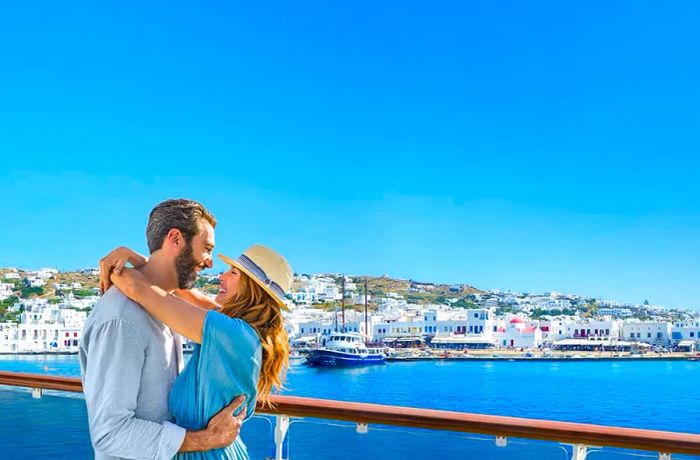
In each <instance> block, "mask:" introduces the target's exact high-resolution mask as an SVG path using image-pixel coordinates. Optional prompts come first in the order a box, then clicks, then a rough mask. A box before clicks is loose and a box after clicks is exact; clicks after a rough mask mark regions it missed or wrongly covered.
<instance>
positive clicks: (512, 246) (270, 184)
mask: <svg viewBox="0 0 700 460" xmlns="http://www.w3.org/2000/svg"><path fill="white" fill-rule="evenodd" d="M699 19H700V4H698V3H697V2H691V1H688V2H672V3H663V2H653V1H629V2H610V1H600V2H586V4H585V5H584V4H570V2H555V1H553V2H507V1H506V2H492V1H483V2H461V1H455V2H410V1H408V2H407V1H401V2H399V1H396V2H386V1H355V0H353V1H333V2H328V1H309V2H279V3H276V2H264V3H261V2H224V1H222V2H173V1H168V2H161V3H159V2H121V1H120V2H113V3H109V2H97V3H96V2H87V1H86V2H48V1H47V2H45V4H44V5H41V2H31V3H30V2H19V1H15V2H9V3H5V4H4V5H3V12H2V15H0V59H1V62H2V71H1V72H0V96H1V99H0V100H1V101H2V103H0V154H1V156H2V157H1V161H2V167H1V168H0V194H1V195H0V196H1V197H2V200H1V202H2V205H1V206H2V207H1V208H0V215H1V216H2V225H1V226H0V245H1V246H0V266H7V265H13V266H20V267H39V266H57V267H58V268H61V269H73V268H77V267H83V266H94V265H96V261H97V259H98V258H99V257H100V256H102V255H103V254H104V253H105V252H106V251H107V250H108V249H110V248H111V247H113V246H115V245H118V244H127V245H131V246H133V247H135V248H136V249H139V250H142V251H145V241H144V240H145V237H144V227H145V223H146V218H147V215H148V212H149V210H150V209H151V207H152V206H153V205H154V204H156V203H157V202H159V201H160V200H162V199H165V198H168V197H190V198H194V199H198V200H201V201H202V202H204V203H205V204H206V205H208V206H209V207H210V208H211V209H212V210H213V212H214V213H215V214H216V215H217V216H218V218H219V221H220V226H219V227H218V229H217V238H218V246H219V249H220V250H221V251H223V252H224V253H228V254H235V253H237V252H239V251H241V250H242V249H244V248H245V247H246V246H247V245H249V244H251V243H253V242H261V243H265V244H268V245H270V246H273V247H275V248H278V249H279V250H280V251H281V252H283V253H284V254H286V255H287V256H288V258H289V260H290V261H291V263H292V264H293V267H294V268H295V269H296V271H298V272H305V273H311V272H322V271H332V272H345V273H350V274H374V275H377V274H388V275H391V276H395V277H406V278H409V277H410V278H415V279H420V280H426V281H438V282H466V283H469V284H472V285H475V286H477V287H479V288H486V289H488V288H500V289H517V290H526V291H530V292H543V291H548V290H556V291H562V292H576V293H581V294H589V295H595V296H605V297H608V298H614V299H618V300H621V301H633V302H639V301H642V300H643V299H649V300H650V301H651V302H654V303H659V304H664V305H667V306H679V307H700V299H699V298H698V293H697V286H698V279H700V200H699V198H700V186H699V185H698V184H699V181H698V176H699V173H700V159H699V155H698V154H699V153H700V129H699V127H700V115H699V111H698V107H700V89H699V88H700V86H699V85H698V82H699V81H700V53H699V52H698V49H699V47H700V38H699V37H700V35H699V34H698V32H697V30H698V29H697V24H698V20H699ZM219 268H221V267H219Z"/></svg>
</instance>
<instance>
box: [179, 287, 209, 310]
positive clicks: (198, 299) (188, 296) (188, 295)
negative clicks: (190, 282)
mask: <svg viewBox="0 0 700 460" xmlns="http://www.w3.org/2000/svg"><path fill="white" fill-rule="evenodd" d="M175 295H176V296H178V297H179V298H181V299H183V300H186V301H187V302H189V303H191V304H192V305H196V306H198V307H199V308H204V309H205V310H216V309H218V308H219V305H217V304H216V302H214V299H212V298H210V297H209V296H208V295H206V294H205V293H203V292H202V291H200V290H199V289H176V290H175Z"/></svg>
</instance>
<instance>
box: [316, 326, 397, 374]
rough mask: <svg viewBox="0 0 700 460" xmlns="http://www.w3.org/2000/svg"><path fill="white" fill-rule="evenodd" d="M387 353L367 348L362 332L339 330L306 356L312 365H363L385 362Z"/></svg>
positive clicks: (325, 338)
mask: <svg viewBox="0 0 700 460" xmlns="http://www.w3.org/2000/svg"><path fill="white" fill-rule="evenodd" d="M385 361H386V355H385V354H384V351H383V350H382V349H380V348H367V346H366V345H365V344H364V341H363V339H362V336H361V335H360V334H354V333H348V332H338V333H333V334H330V335H328V336H326V337H323V338H322V340H321V346H320V347H319V348H317V349H315V350H312V351H311V353H310V354H309V356H307V358H306V364H308V365H310V366H331V367H335V366H363V365H367V364H383V363H384V362H385Z"/></svg>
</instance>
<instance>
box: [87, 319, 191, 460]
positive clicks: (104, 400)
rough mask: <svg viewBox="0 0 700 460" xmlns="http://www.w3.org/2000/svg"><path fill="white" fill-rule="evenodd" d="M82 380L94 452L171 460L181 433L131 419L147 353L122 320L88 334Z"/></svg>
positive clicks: (165, 425)
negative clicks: (87, 347) (87, 348)
mask: <svg viewBox="0 0 700 460" xmlns="http://www.w3.org/2000/svg"><path fill="white" fill-rule="evenodd" d="M89 340H90V341H89V344H88V346H89V350H88V354H87V363H86V366H85V370H84V373H83V374H84V375H83V380H84V381H83V392H84V394H85V402H86V403H87V409H88V421H89V425H90V437H91V439H92V445H93V447H94V448H95V450H96V451H98V452H101V453H104V454H107V455H111V456H115V457H124V458H153V459H169V458H171V457H172V456H174V455H175V454H176V453H177V451H178V450H179V449H180V446H181V445H182V442H183V440H184V438H185V429H184V428H181V427H179V426H177V425H174V424H172V423H168V422H165V423H156V422H151V421H148V420H143V419H139V418H137V417H136V416H135V410H136V404H137V399H138V394H139V388H140V385H141V372H142V369H143V363H144V360H145V348H144V346H143V345H142V344H141V342H140V340H139V337H138V336H137V334H136V333H135V332H134V331H133V330H132V329H131V327H130V326H129V325H128V324H126V323H125V322H124V321H122V320H119V319H115V320H112V321H109V322H106V323H104V324H102V325H100V326H99V327H97V328H96V329H95V330H93V331H92V333H91V336H90V337H89Z"/></svg>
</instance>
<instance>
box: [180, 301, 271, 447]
mask: <svg viewBox="0 0 700 460" xmlns="http://www.w3.org/2000/svg"><path fill="white" fill-rule="evenodd" d="M261 363H262V347H261V345H260V339H259V338H258V335H257V333H256V332H255V330H254V329H253V328H252V327H251V326H250V325H249V324H248V323H246V322H245V321H242V320H240V319H236V318H229V317H228V316H226V315H223V314H221V313H219V312H217V311H213V310H212V311H210V312H208V313H207V316H206V318H205V320H204V329H203V331H202V344H201V345H199V344H196V345H195V347H194V351H193V353H192V357H191V359H190V361H189V362H188V363H187V366H185V369H184V370H183V371H182V373H181V374H180V375H179V376H178V377H177V379H176V380H175V383H174V384H173V388H172V390H171V391H170V413H171V414H172V415H173V417H174V419H175V423H176V424H177V425H179V426H181V427H183V428H187V429H188V430H203V429H205V428H206V426H207V422H208V421H209V419H210V418H212V417H213V416H214V415H216V414H217V413H218V412H219V411H220V410H221V409H223V408H224V407H226V406H227V405H228V404H229V403H230V402H231V401H232V400H233V399H234V398H235V397H236V396H238V395H240V394H244V395H245V396H246V401H245V403H244V405H245V406H246V407H247V409H248V413H247V415H246V420H247V419H248V418H250V417H251V416H252V415H253V412H254V410H255V401H256V399H257V387H258V378H259V375H260V366H261ZM238 412H240V411H239V410H237V411H236V413H238ZM241 431H244V430H241ZM175 458H176V459H187V460H212V459H227V460H229V459H235V460H240V459H247V458H248V452H247V449H246V446H245V444H244V443H243V440H242V439H241V436H239V437H238V438H237V439H236V441H235V442H234V443H233V444H231V445H230V446H228V447H226V448H225V449H215V450H209V451H206V452H185V453H180V454H178V455H176V456H175Z"/></svg>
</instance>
